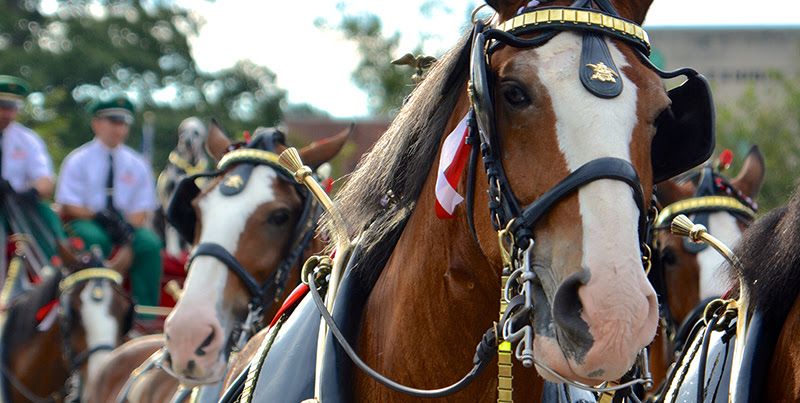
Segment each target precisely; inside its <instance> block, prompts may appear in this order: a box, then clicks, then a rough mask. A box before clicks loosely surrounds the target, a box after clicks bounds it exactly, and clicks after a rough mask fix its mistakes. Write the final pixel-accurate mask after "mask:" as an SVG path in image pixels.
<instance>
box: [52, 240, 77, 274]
mask: <svg viewBox="0 0 800 403" xmlns="http://www.w3.org/2000/svg"><path fill="white" fill-rule="evenodd" d="M57 243H58V245H57V246H58V255H59V256H61V260H62V261H63V263H64V267H77V266H78V256H77V255H76V254H75V251H74V250H73V249H72V245H71V244H70V243H69V241H66V240H63V239H59V240H58V242H57Z"/></svg>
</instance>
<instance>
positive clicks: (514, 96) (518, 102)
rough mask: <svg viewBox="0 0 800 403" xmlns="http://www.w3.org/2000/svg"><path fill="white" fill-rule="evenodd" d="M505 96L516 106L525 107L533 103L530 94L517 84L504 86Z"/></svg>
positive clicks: (510, 103)
mask: <svg viewBox="0 0 800 403" xmlns="http://www.w3.org/2000/svg"><path fill="white" fill-rule="evenodd" d="M503 98H505V100H506V102H508V103H509V105H511V106H516V107H524V106H527V105H528V104H530V103H531V100H530V98H528V94H526V93H525V91H523V90H522V88H520V87H519V86H516V85H509V86H506V87H505V88H503Z"/></svg>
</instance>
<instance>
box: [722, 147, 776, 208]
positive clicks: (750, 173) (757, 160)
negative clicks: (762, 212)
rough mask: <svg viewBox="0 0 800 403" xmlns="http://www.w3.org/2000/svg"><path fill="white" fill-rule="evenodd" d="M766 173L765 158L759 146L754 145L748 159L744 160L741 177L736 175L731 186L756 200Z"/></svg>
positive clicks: (740, 172)
mask: <svg viewBox="0 0 800 403" xmlns="http://www.w3.org/2000/svg"><path fill="white" fill-rule="evenodd" d="M766 172H767V169H766V166H765V165H764V156H763V155H761V151H760V150H759V149H758V146H755V145H754V146H753V148H751V149H750V152H749V153H747V157H745V158H744V165H742V170H741V171H739V175H736V177H735V178H733V180H732V181H731V186H733V187H734V188H735V189H738V190H741V191H742V192H743V193H744V194H746V195H747V196H750V197H751V198H755V197H756V195H757V194H758V191H759V190H761V185H762V184H763V183H764V176H765V175H766Z"/></svg>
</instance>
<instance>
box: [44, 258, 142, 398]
mask: <svg viewBox="0 0 800 403" xmlns="http://www.w3.org/2000/svg"><path fill="white" fill-rule="evenodd" d="M95 280H97V281H109V282H111V286H112V288H114V291H115V292H118V293H120V294H121V295H123V296H124V297H125V298H127V299H128V300H129V301H130V304H131V305H130V309H129V310H128V312H127V313H126V315H125V317H124V318H123V319H122V320H123V322H121V323H120V326H121V328H120V330H119V331H120V334H122V335H124V334H125V333H127V332H128V330H130V328H131V326H132V325H133V315H134V311H133V309H134V305H135V303H134V301H133V300H132V299H131V297H130V295H128V293H127V292H125V291H124V290H123V289H122V275H121V274H119V272H117V271H115V270H112V269H107V268H103V267H96V268H88V269H81V270H79V271H76V272H75V273H73V274H71V275H69V276H67V277H66V278H64V279H63V280H61V282H60V283H59V304H58V305H59V308H58V309H59V320H60V322H61V325H60V326H59V329H60V332H61V340H62V341H61V344H62V356H63V358H64V362H65V363H66V364H67V371H68V372H69V374H70V375H69V378H68V380H67V383H66V384H65V389H66V394H65V396H64V401H65V402H72V401H79V400H80V396H81V394H82V389H83V382H82V381H81V376H80V368H81V367H82V366H83V364H84V363H86V362H87V361H88V360H89V358H90V357H91V356H92V355H93V354H94V353H97V352H100V351H111V350H114V349H115V348H116V345H112V344H99V345H96V346H93V347H88V348H87V349H86V350H84V351H82V352H80V353H77V354H76V353H75V351H74V350H73V349H72V344H71V342H70V334H71V333H72V330H73V326H74V323H75V322H74V319H73V308H72V306H71V305H70V298H71V296H72V292H73V291H74V290H75V289H76V287H78V286H79V285H81V284H85V283H88V282H91V281H95ZM94 287H96V288H94V289H92V290H91V292H92V295H90V297H91V298H97V299H100V298H103V296H102V289H101V288H100V287H101V285H100V284H99V283H98V284H95V285H94ZM98 293H99V295H98Z"/></svg>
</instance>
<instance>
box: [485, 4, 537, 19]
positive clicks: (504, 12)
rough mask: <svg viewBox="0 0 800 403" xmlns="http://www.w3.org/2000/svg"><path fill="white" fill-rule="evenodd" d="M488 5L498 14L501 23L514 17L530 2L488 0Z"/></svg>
mask: <svg viewBox="0 0 800 403" xmlns="http://www.w3.org/2000/svg"><path fill="white" fill-rule="evenodd" d="M486 4H487V5H489V7H491V8H493V9H494V11H496V12H497V14H498V15H499V16H500V21H505V20H507V19H509V18H511V17H513V16H514V15H515V14H516V13H517V10H519V8H520V7H524V6H525V5H526V4H528V0H486Z"/></svg>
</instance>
